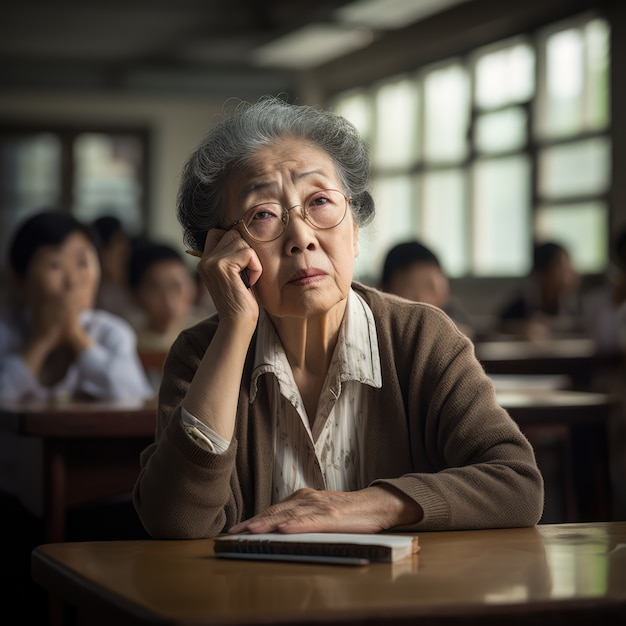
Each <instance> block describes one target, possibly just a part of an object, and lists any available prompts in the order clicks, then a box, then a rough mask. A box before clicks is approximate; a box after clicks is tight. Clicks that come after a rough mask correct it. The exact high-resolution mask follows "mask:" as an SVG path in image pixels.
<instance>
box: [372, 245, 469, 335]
mask: <svg viewBox="0 0 626 626" xmlns="http://www.w3.org/2000/svg"><path fill="white" fill-rule="evenodd" d="M381 288H382V290H383V291H386V292H387V293H393V294H395V295H397V296H401V297H402V298H406V299H407V300H413V301H416V302H426V303H427V304H432V305H433V306H436V307H438V308H440V309H442V310H443V311H445V312H446V313H447V314H448V316H449V317H450V318H451V319H452V320H453V321H454V322H455V323H456V325H457V327H458V328H459V329H460V330H461V331H462V332H463V333H465V334H466V335H467V336H468V337H470V338H473V337H474V335H475V331H474V328H473V327H472V324H471V322H470V319H469V316H468V315H467V313H466V312H465V311H464V310H463V308H462V307H461V306H460V304H459V303H458V302H457V301H456V300H455V299H454V298H453V297H452V296H451V294H450V281H449V279H448V277H447V275H446V274H445V273H444V271H443V269H442V268H441V264H440V262H439V259H438V257H437V255H436V254H435V253H434V252H433V251H432V250H430V249H429V248H428V247H426V246H425V245H424V244H422V243H420V242H419V241H417V240H412V241H405V242H403V243H399V244H397V245H395V246H394V247H393V248H391V249H390V250H389V251H388V252H387V256H386V258H385V262H384V264H383V273H382V279H381Z"/></svg>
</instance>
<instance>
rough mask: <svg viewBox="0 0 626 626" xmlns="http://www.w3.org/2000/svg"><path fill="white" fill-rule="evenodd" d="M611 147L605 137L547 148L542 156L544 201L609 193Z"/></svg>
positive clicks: (541, 179)
mask: <svg viewBox="0 0 626 626" xmlns="http://www.w3.org/2000/svg"><path fill="white" fill-rule="evenodd" d="M609 161H610V144H609V140H608V139H606V138H604V137H598V138H596V139H588V140H585V141H577V142H576V143H571V144H567V145H565V146H555V147H553V148H546V149H544V150H542V151H541V152H540V153H539V193H540V196H541V197H543V198H559V197H571V196H577V195H590V194H599V193H603V192H605V191H606V190H607V188H608V185H609V176H610V162H609Z"/></svg>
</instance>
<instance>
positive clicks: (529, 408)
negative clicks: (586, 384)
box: [496, 389, 616, 521]
mask: <svg viewBox="0 0 626 626" xmlns="http://www.w3.org/2000/svg"><path fill="white" fill-rule="evenodd" d="M496 395H497V398H498V402H499V403H500V405H501V406H503V407H504V408H505V409H507V411H508V412H509V414H510V415H511V417H512V418H513V419H514V420H515V421H516V422H517V423H518V424H519V426H520V429H521V430H522V432H524V433H525V434H526V436H527V437H528V438H529V440H530V441H531V443H534V445H535V449H536V451H538V450H537V445H536V442H537V441H538V439H539V436H540V434H541V433H542V432H543V433H545V432H552V433H555V434H556V435H557V436H558V437H560V438H561V439H562V440H563V442H564V446H565V450H564V452H563V463H564V464H565V467H564V482H565V484H564V486H563V487H562V489H563V491H564V495H565V509H566V520H565V521H601V520H610V519H611V514H612V487H611V471H610V462H609V441H608V437H609V433H608V430H609V419H610V416H611V413H612V411H613V410H614V408H615V406H616V404H615V400H614V399H613V398H612V397H611V396H610V395H607V394H603V393H591V392H583V391H568V390H550V389H535V390H530V389H520V390H519V391H497V394H496ZM538 464H539V467H540V469H541V463H540V459H538Z"/></svg>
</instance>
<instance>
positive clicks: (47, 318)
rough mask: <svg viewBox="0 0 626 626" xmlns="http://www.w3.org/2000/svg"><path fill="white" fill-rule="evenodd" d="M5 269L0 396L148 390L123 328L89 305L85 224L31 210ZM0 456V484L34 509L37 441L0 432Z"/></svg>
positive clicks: (93, 286)
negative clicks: (8, 296) (8, 299)
mask: <svg viewBox="0 0 626 626" xmlns="http://www.w3.org/2000/svg"><path fill="white" fill-rule="evenodd" d="M9 265H10V268H11V270H12V272H13V277H14V291H13V295H14V297H15V302H14V303H13V306H12V307H10V308H9V309H7V310H5V311H3V312H2V313H0V401H28V400H45V401H51V402H62V401H70V400H74V399H80V400H89V399H98V400H132V401H135V400H137V401H141V400H145V399H148V398H151V397H152V396H153V391H152V387H151V385H150V383H149V381H148V378H147V376H146V374H145V372H144V369H143V367H142V365H141V362H140V361H139V357H138V355H137V350H136V338H135V333H134V331H133V329H132V327H131V326H130V324H129V323H128V322H126V321H125V320H123V319H122V318H120V317H117V316H115V315H113V314H111V313H109V312H107V311H100V310H94V308H93V307H94V302H95V296H96V292H97V289H98V284H99V280H100V264H99V261H98V253H97V241H96V239H95V238H92V234H91V231H90V230H89V228H88V227H86V226H85V225H83V224H82V223H81V222H79V221H78V220H76V219H75V218H74V217H71V216H70V215H67V214H64V213H60V212H55V211H43V212H40V213H37V214H35V215H33V216H31V217H29V218H28V219H27V220H26V221H25V222H24V223H23V224H22V225H21V226H20V227H19V228H18V230H17V231H16V233H15V235H14V238H13V240H12V243H11V245H10V248H9ZM0 460H1V461H2V464H3V471H0V490H1V491H3V492H5V493H7V492H8V493H14V494H16V495H18V496H19V498H20V499H21V500H22V502H23V504H25V505H26V507H27V508H28V509H30V510H31V511H32V512H33V513H35V514H41V511H42V502H41V493H40V492H41V476H40V472H39V471H37V468H38V467H40V463H41V442H40V441H38V440H36V439H25V438H23V437H19V436H18V435H11V433H3V436H2V438H1V439H0ZM20 468H22V469H23V470H24V471H21V470H20ZM17 476H20V477H21V478H20V480H18V479H17V478H16V477H17ZM27 476H29V477H31V478H32V480H31V481H29V480H27V479H26V477H27Z"/></svg>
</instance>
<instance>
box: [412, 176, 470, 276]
mask: <svg viewBox="0 0 626 626" xmlns="http://www.w3.org/2000/svg"><path fill="white" fill-rule="evenodd" d="M423 185H424V190H423V198H424V200H423V202H424V210H423V215H422V219H421V225H420V232H421V233H422V237H423V238H424V241H425V242H427V243H428V244H430V245H432V246H433V247H434V248H436V249H437V250H438V251H439V256H440V260H441V263H442V265H443V266H444V268H445V270H446V272H447V273H448V275H450V276H462V275H463V274H465V273H466V272H467V270H468V263H467V259H468V253H467V225H466V224H467V222H466V218H465V216H466V210H465V194H466V184H465V174H464V172H463V170H461V169H455V170H447V171H439V172H430V173H428V174H424V177H423Z"/></svg>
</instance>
